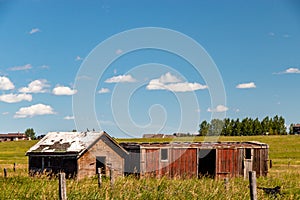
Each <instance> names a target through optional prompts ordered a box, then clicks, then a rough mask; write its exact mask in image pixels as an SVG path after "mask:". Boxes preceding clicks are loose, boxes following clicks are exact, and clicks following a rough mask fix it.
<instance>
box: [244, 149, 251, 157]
mask: <svg viewBox="0 0 300 200" xmlns="http://www.w3.org/2000/svg"><path fill="white" fill-rule="evenodd" d="M245 154H246V155H245V158H246V159H251V149H246V153H245Z"/></svg>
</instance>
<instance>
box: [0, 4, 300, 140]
mask: <svg viewBox="0 0 300 200" xmlns="http://www.w3.org/2000/svg"><path fill="white" fill-rule="evenodd" d="M143 27H160V28H165V29H171V30H174V31H177V32H178V33H182V34H184V35H186V36H188V37H190V38H192V39H193V40H194V41H196V42H197V43H198V44H200V45H201V46H202V47H203V48H204V49H205V50H206V52H207V53H208V54H209V55H210V57H211V59H212V60H213V61H214V63H215V65H216V67H217V68H218V71H219V75H220V77H221V78H222V83H223V85H224V88H225V93H226V103H224V104H216V105H213V104H212V99H211V91H210V89H211V88H212V85H208V82H207V80H206V78H205V77H202V76H201V73H200V74H199V73H198V71H196V70H195V69H194V68H193V66H192V65H191V63H189V62H188V61H187V60H185V59H183V58H182V57H180V56H178V55H174V54H172V53H170V52H166V51H162V50H158V49H141V50H138V51H132V52H129V53H125V50H124V49H122V48H121V45H120V46H118V45H115V46H114V47H113V48H114V49H115V51H114V53H115V54H116V55H118V56H119V58H118V59H117V60H115V61H114V62H113V63H111V64H110V65H109V66H98V65H99V64H98V63H95V67H99V70H100V68H103V67H105V72H104V73H103V74H102V75H101V77H98V78H99V82H97V88H96V90H95V92H94V101H95V105H92V106H93V108H94V113H91V116H93V115H95V116H96V118H97V120H98V123H99V124H97V125H90V124H89V122H88V121H89V120H90V119H74V113H73V108H74V106H75V107H76V106H77V107H80V108H84V107H85V105H84V104H83V103H82V104H80V105H78V104H75V105H74V104H73V98H74V97H75V96H76V95H79V94H80V92H81V91H80V90H79V89H80V88H76V81H78V80H79V79H85V80H89V78H90V77H88V76H86V77H79V76H78V73H79V72H80V69H82V67H83V65H84V63H85V62H86V63H88V59H89V55H91V52H92V50H93V49H95V48H96V47H97V45H99V44H100V43H101V42H103V41H106V40H107V39H108V38H110V37H111V36H113V35H115V34H118V33H121V32H124V31H127V30H130V29H136V28H143ZM141 37H142V36H141ZM165 39H166V40H171V38H165ZM130 42H132V43H134V42H135V41H130ZM175 43H176V42H175ZM299 47H300V3H299V2H298V1H296V0H295V1H289V0H287V1H271V0H264V1H261V0H259V1H251V2H246V1H79V0H78V1H50V0H49V1H47V0H45V1H43V0H41V1H38V0H32V1H30V0H28V1H0V121H1V126H0V132H1V133H6V132H18V131H19V132H23V131H25V130H26V128H30V127H32V128H34V129H35V130H36V132H37V134H43V133H46V132H48V131H70V130H72V129H78V130H79V131H83V130H86V128H88V129H90V130H92V129H93V128H94V129H95V130H98V129H103V130H106V131H107V132H108V133H110V134H111V135H113V136H116V137H128V136H132V137H138V136H141V135H142V134H143V133H153V132H162V133H173V132H190V133H194V132H196V131H197V130H198V126H197V124H198V123H200V122H201V121H202V120H210V119H211V117H212V115H213V113H222V114H224V115H225V114H226V116H227V117H230V118H244V117H252V118H256V117H258V118H260V119H262V118H263V117H265V116H274V115H276V114H278V115H282V116H283V117H284V118H285V119H286V124H287V125H289V124H290V123H300V117H299V112H298V109H299V107H300V106H299V97H300V92H299V85H300V54H299V52H300V50H299ZM188 53H191V54H197V53H198V52H188ZM102 56H103V55H98V57H99V63H101V59H102ZM95 69H98V68H95ZM79 74H80V73H79ZM183 99H184V100H183ZM123 111H124V112H123ZM125 111H126V112H125ZM79 114H80V113H79ZM76 118H78V116H76ZM77 120H83V121H86V124H85V122H83V123H81V122H80V123H81V125H80V126H79V127H78V122H76V121H77ZM85 125H86V127H85ZM76 126H77V127H76Z"/></svg>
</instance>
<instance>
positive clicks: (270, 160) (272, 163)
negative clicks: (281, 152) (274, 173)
mask: <svg viewBox="0 0 300 200" xmlns="http://www.w3.org/2000/svg"><path fill="white" fill-rule="evenodd" d="M272 165H273V163H272V160H270V169H271V168H272Z"/></svg>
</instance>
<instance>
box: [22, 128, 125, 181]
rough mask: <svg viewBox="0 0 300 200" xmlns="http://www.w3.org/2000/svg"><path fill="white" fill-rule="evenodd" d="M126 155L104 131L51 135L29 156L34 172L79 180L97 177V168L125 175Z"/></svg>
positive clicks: (35, 146) (36, 146)
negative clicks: (58, 174) (60, 173)
mask: <svg viewBox="0 0 300 200" xmlns="http://www.w3.org/2000/svg"><path fill="white" fill-rule="evenodd" d="M127 154H128V153H127V151H126V150H124V149H123V148H122V147H121V146H120V145H119V144H118V143H117V142H116V141H115V140H114V139H113V138H111V137H110V136H109V135H108V134H107V133H105V132H50V133H48V134H47V135H46V136H45V137H44V138H42V139H41V140H40V141H39V142H38V143H37V144H35V145H34V146H32V147H31V148H30V149H29V150H28V151H27V153H26V155H27V156H28V159H29V162H28V163H29V171H30V172H31V173H33V174H34V173H35V172H44V171H48V172H52V173H58V172H60V171H63V172H65V173H66V174H67V176H68V177H77V178H78V179H81V178H84V177H89V176H93V175H95V174H96V171H97V169H98V168H101V169H102V173H104V174H108V171H109V169H113V170H114V176H123V175H124V170H125V158H126V157H127Z"/></svg>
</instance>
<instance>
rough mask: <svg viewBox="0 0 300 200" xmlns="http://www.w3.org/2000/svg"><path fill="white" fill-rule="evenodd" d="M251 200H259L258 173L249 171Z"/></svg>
mask: <svg viewBox="0 0 300 200" xmlns="http://www.w3.org/2000/svg"><path fill="white" fill-rule="evenodd" d="M249 184H250V199H251V200H257V191H256V189H257V187H256V172H255V171H249Z"/></svg>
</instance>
